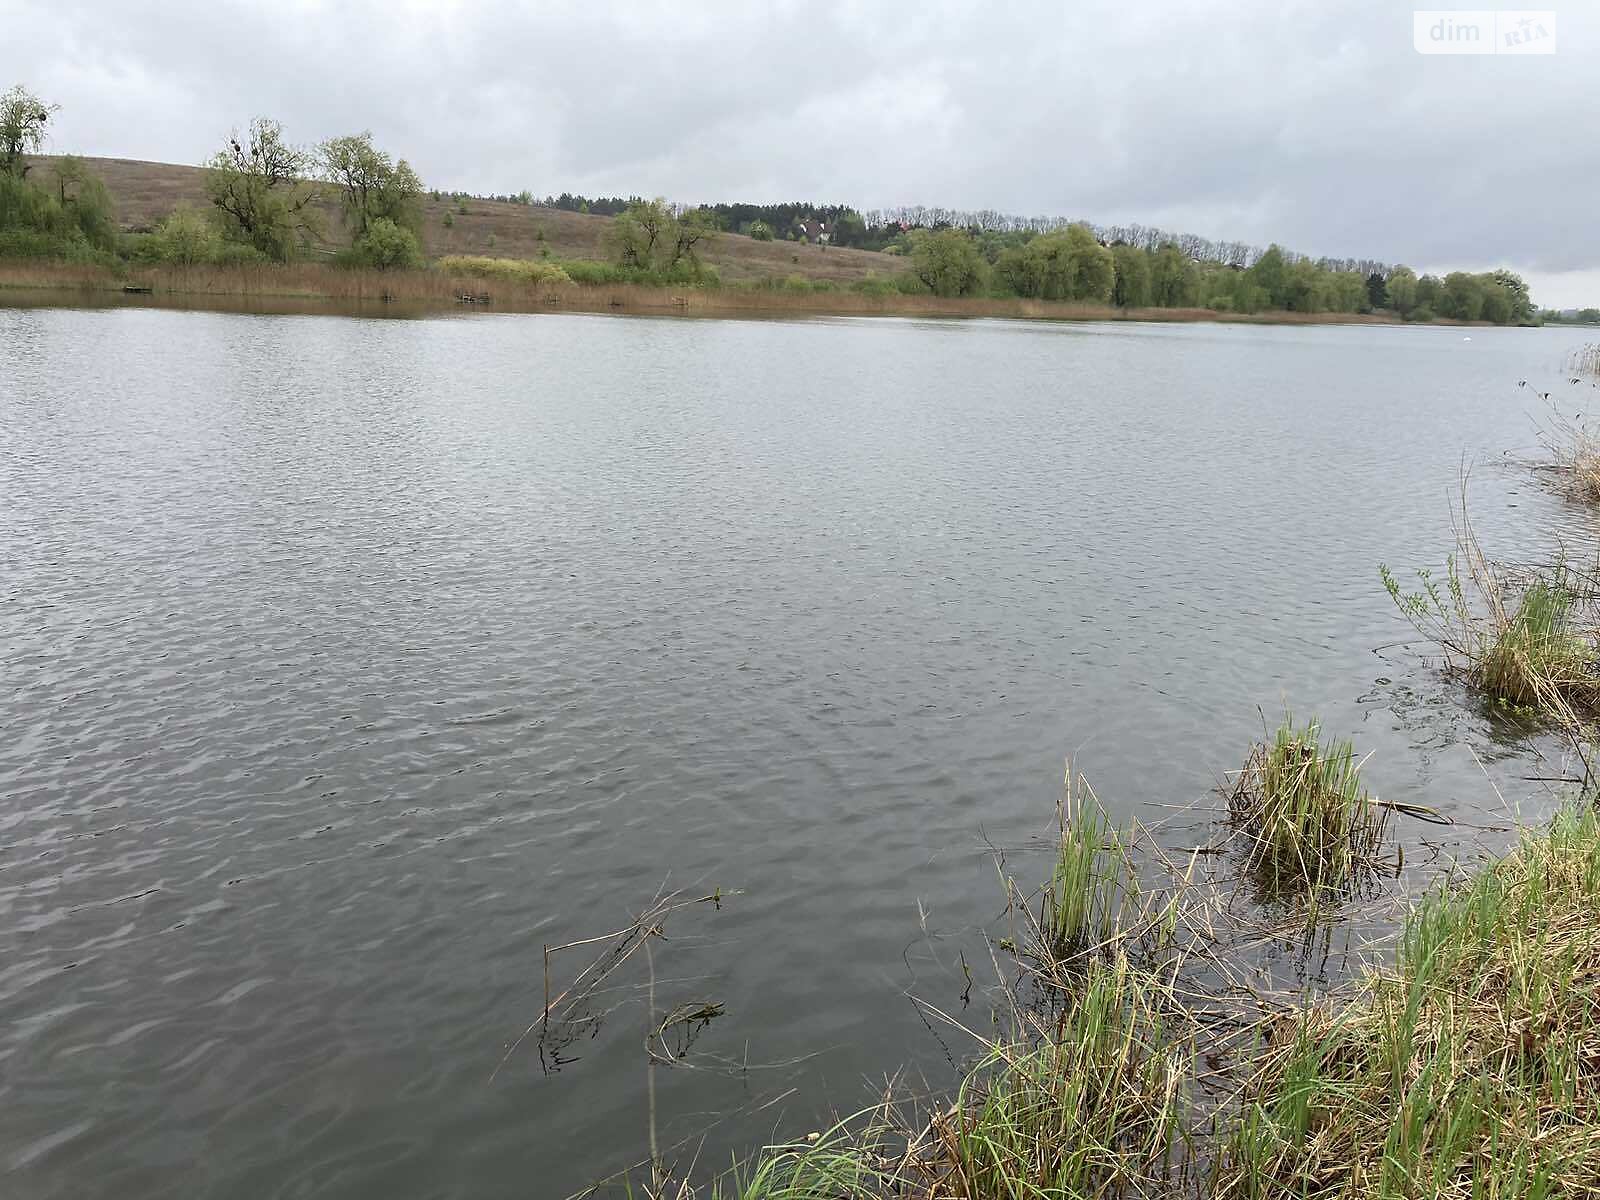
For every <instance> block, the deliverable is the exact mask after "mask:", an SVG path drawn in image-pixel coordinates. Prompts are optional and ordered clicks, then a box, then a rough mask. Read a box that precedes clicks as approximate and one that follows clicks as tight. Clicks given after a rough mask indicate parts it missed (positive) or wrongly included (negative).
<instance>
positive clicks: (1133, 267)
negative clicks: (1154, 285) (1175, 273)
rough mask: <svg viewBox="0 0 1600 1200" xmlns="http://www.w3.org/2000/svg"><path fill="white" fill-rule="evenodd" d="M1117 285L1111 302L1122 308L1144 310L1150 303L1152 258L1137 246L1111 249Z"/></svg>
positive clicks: (1122, 246) (1119, 246)
mask: <svg viewBox="0 0 1600 1200" xmlns="http://www.w3.org/2000/svg"><path fill="white" fill-rule="evenodd" d="M1111 258H1112V262H1113V265H1114V266H1115V267H1116V275H1117V278H1116V283H1115V285H1114V286H1113V287H1112V290H1111V302H1112V303H1113V304H1116V305H1118V306H1119V307H1122V308H1144V307H1146V306H1148V305H1149V303H1150V256H1149V255H1148V254H1146V253H1145V252H1144V251H1143V250H1141V249H1139V247H1137V246H1127V245H1118V246H1113V247H1111Z"/></svg>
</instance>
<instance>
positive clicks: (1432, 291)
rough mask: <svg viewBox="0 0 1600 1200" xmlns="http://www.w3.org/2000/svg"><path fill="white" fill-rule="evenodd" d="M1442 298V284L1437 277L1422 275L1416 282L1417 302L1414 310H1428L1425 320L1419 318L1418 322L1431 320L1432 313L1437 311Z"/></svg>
mask: <svg viewBox="0 0 1600 1200" xmlns="http://www.w3.org/2000/svg"><path fill="white" fill-rule="evenodd" d="M1443 298H1444V284H1442V283H1440V282H1439V277H1438V276H1437V275H1424V276H1422V277H1421V278H1420V279H1418V280H1417V302H1416V304H1415V306H1414V307H1415V308H1426V309H1428V310H1429V315H1428V317H1427V318H1422V317H1419V318H1417V319H1418V320H1424V319H1427V320H1432V315H1433V313H1436V312H1438V311H1439V303H1440V301H1441V300H1442V299H1443Z"/></svg>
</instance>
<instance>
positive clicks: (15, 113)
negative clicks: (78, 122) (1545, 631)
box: [0, 83, 61, 179]
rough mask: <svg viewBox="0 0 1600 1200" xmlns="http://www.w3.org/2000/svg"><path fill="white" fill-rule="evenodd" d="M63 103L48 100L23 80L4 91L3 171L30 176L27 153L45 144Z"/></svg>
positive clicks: (0, 101) (0, 109)
mask: <svg viewBox="0 0 1600 1200" xmlns="http://www.w3.org/2000/svg"><path fill="white" fill-rule="evenodd" d="M60 107H61V106H60V105H57V104H46V103H45V102H44V101H43V100H41V99H39V97H37V96H35V95H34V94H33V93H32V92H30V91H28V89H27V88H25V87H23V86H22V85H21V84H20V83H19V84H17V85H16V86H15V87H13V88H12V89H11V90H10V91H9V92H6V93H5V94H4V95H0V172H3V173H4V174H7V175H15V176H16V177H17V178H18V179H22V178H25V177H26V176H27V174H28V169H29V165H28V162H27V156H28V155H30V154H37V153H39V151H40V150H42V149H43V148H44V137H45V128H46V126H48V125H49V124H50V118H51V116H52V115H54V114H55V113H56V112H58V111H59V110H60Z"/></svg>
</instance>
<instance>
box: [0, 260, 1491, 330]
mask: <svg viewBox="0 0 1600 1200" xmlns="http://www.w3.org/2000/svg"><path fill="white" fill-rule="evenodd" d="M46 293H48V294H50V295H51V299H52V300H54V299H57V298H59V297H60V296H61V295H62V294H63V293H77V294H78V295H80V296H81V297H82V299H83V302H84V303H87V304H95V303H111V302H116V301H127V302H132V303H135V304H137V303H153V304H167V305H175V306H181V307H192V308H210V307H218V308H227V307H238V306H241V305H248V306H249V307H251V308H252V309H255V308H266V309H269V310H270V309H282V310H285V311H294V310H300V311H307V310H311V309H315V308H317V307H322V306H329V307H344V306H358V307H362V308H366V307H367V306H373V308H374V309H377V308H379V307H380V306H381V307H384V308H387V307H389V306H393V307H394V308H395V310H396V311H397V312H404V311H412V310H438V309H443V308H453V307H457V306H459V307H462V308H477V307H480V306H481V307H484V308H487V309H490V310H498V311H503V312H550V311H570V312H600V313H605V312H615V313H654V314H671V315H678V316H740V315H746V316H851V317H870V316H889V317H1001V318H1013V319H1024V320H1055V321H1223V322H1235V323H1240V324H1253V325H1403V324H1406V322H1404V321H1401V320H1400V319H1399V318H1397V317H1395V316H1393V315H1391V314H1387V313H1365V314H1363V313H1298V312H1284V311H1281V310H1273V311H1269V312H1260V313H1236V312H1224V311H1220V310H1216V309H1209V308H1118V307H1115V306H1112V305H1106V304H1082V303H1074V302H1070V301H1053V300H1030V299H1025V298H1019V297H1010V298H990V297H941V296H933V295H903V294H900V293H888V294H874V293H866V292H860V291H851V290H848V289H845V288H829V289H825V290H823V289H818V290H803V291H802V290H789V289H785V288H772V287H751V286H746V285H725V286H722V287H708V288H700V287H689V286H664V287H663V286H652V285H646V284H581V283H537V284H530V283H522V282H512V281H507V280H501V279H493V280H485V279H481V278H477V277H473V276H467V275H458V274H453V273H450V272H447V271H440V270H436V269H431V270H430V269H425V270H418V271H375V270H369V269H348V268H342V267H333V266H328V265H326V264H322V263H294V264H289V265H276V264H268V265H248V266H226V267H223V266H195V267H189V268H184V267H176V266H165V265H163V266H150V267H139V266H134V267H130V268H129V269H128V270H127V271H126V273H122V274H119V273H116V272H113V271H111V270H109V269H107V268H105V267H99V266H85V265H77V264H72V263H61V262H28V261H14V262H0V303H3V302H6V301H8V300H9V301H12V302H16V301H20V302H22V303H27V302H28V297H29V296H30V295H37V296H39V297H40V298H42V297H43V295H44V294H46ZM230 302H231V303H230ZM1430 324H1436V325H1458V326H1459V325H1467V324H1472V325H1484V324H1487V322H1481V321H1476V322H1463V321H1452V320H1436V321H1433V322H1430Z"/></svg>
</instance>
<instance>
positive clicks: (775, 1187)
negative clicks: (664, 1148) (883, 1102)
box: [680, 1109, 898, 1200]
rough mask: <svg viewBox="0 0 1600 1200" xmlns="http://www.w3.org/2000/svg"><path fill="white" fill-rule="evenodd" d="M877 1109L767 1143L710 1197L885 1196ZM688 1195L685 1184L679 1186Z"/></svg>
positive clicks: (817, 1199) (882, 1131)
mask: <svg viewBox="0 0 1600 1200" xmlns="http://www.w3.org/2000/svg"><path fill="white" fill-rule="evenodd" d="M886 1137H887V1126H886V1125H885V1124H884V1122H883V1119H882V1114H881V1113H880V1111H879V1110H876V1109H874V1110H870V1111H868V1112H866V1113H860V1114H857V1115H856V1116H855V1117H853V1118H848V1119H846V1120H844V1121H840V1122H838V1123H837V1124H835V1125H834V1126H833V1127H832V1128H830V1129H828V1130H826V1131H825V1132H823V1133H821V1134H818V1135H815V1137H814V1139H813V1140H810V1141H805V1142H801V1143H798V1144H796V1145H777V1146H769V1147H767V1148H766V1149H765V1150H764V1151H762V1153H761V1154H759V1155H757V1156H756V1158H755V1161H754V1162H753V1163H751V1164H749V1165H748V1166H738V1165H736V1166H735V1167H734V1168H733V1169H732V1170H730V1171H729V1172H728V1173H727V1174H726V1175H724V1176H723V1177H722V1178H721V1179H718V1180H715V1181H714V1182H713V1183H712V1184H711V1187H710V1190H709V1193H708V1195H709V1200H839V1198H840V1197H857V1196H860V1197H870V1196H888V1195H893V1194H894V1191H893V1189H894V1187H895V1185H896V1183H897V1182H898V1181H897V1180H896V1179H895V1178H894V1175H893V1169H892V1167H891V1166H889V1165H888V1164H889V1163H890V1162H891V1161H892V1160H891V1159H890V1156H889V1154H888V1151H887V1147H886V1145H885V1141H886ZM680 1194H681V1195H682V1196H684V1197H685V1198H687V1197H688V1196H689V1195H690V1193H689V1192H688V1191H687V1190H683V1191H681V1192H680Z"/></svg>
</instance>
